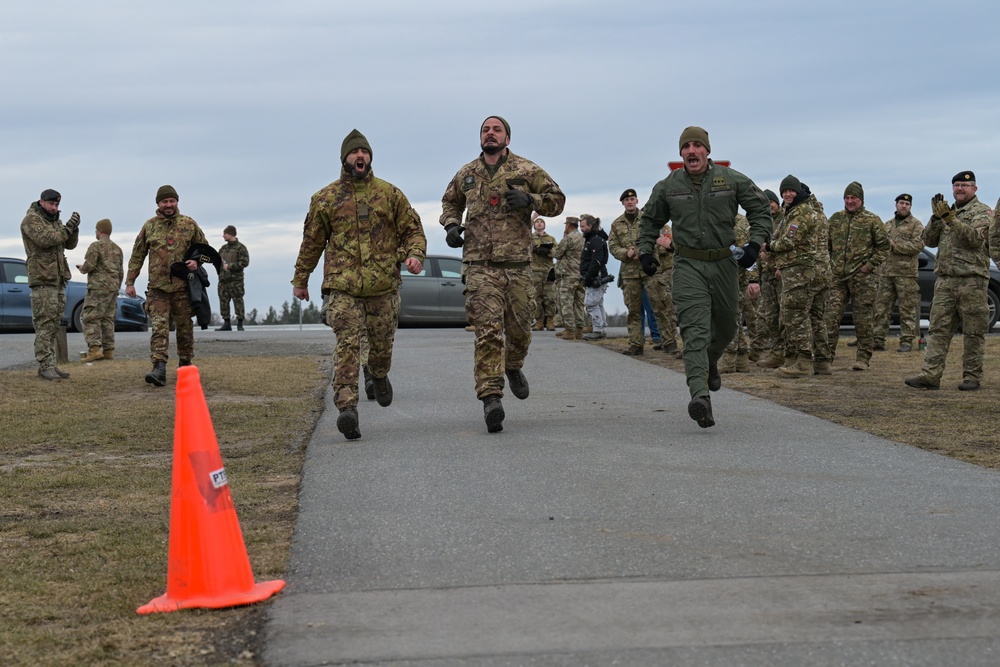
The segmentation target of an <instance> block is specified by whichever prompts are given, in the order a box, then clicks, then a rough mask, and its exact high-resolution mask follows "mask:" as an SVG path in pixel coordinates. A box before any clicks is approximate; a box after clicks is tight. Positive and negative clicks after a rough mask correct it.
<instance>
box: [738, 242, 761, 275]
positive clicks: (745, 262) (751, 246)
mask: <svg viewBox="0 0 1000 667" xmlns="http://www.w3.org/2000/svg"><path fill="white" fill-rule="evenodd" d="M759 255H760V244H759V243H754V242H753V241H750V243H748V244H746V245H745V246H743V256H742V257H740V258H739V259H738V260H736V263H737V264H739V265H740V266H742V267H743V268H744V269H749V268H750V267H751V266H753V265H754V262H756V261H757V257H758V256H759Z"/></svg>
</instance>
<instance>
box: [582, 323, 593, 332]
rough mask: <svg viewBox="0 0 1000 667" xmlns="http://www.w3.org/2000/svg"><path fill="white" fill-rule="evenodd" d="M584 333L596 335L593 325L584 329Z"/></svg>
mask: <svg viewBox="0 0 1000 667" xmlns="http://www.w3.org/2000/svg"><path fill="white" fill-rule="evenodd" d="M583 333H594V327H593V325H591V326H589V327H584V328H583Z"/></svg>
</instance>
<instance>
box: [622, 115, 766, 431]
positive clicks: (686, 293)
mask: <svg viewBox="0 0 1000 667" xmlns="http://www.w3.org/2000/svg"><path fill="white" fill-rule="evenodd" d="M678 146H679V149H680V155H681V159H682V160H683V165H684V166H683V168H681V169H677V170H675V171H673V172H671V173H670V174H669V175H668V176H667V177H666V178H665V179H663V180H662V181H660V182H659V183H657V184H656V185H655V186H653V192H652V194H651V195H650V198H649V201H648V202H646V205H645V206H644V207H643V209H642V222H641V223H640V229H639V242H638V247H639V263H640V265H641V266H642V270H643V271H644V272H645V273H646V275H648V276H651V275H653V274H654V273H656V270H657V268H658V264H659V262H658V260H657V259H656V256H655V255H654V254H653V246H654V245H655V244H656V242H657V239H658V238H659V237H660V236H661V230H662V229H663V226H664V225H666V224H667V223H668V222H669V221H671V220H673V221H674V224H673V238H672V239H671V240H670V241H669V243H670V246H671V247H672V248H674V251H675V262H676V263H675V265H674V276H673V279H674V287H675V290H674V304H675V305H676V307H677V321H678V323H679V324H680V327H681V340H683V342H684V372H685V375H686V376H687V383H688V391H689V393H690V395H691V401H690V402H689V403H688V416H689V417H691V418H692V419H694V420H695V421H696V422H697V423H698V426H700V427H701V428H708V427H710V426H714V425H715V417H714V415H713V414H712V400H711V398H710V397H709V392H710V391H718V390H719V389H720V388H721V387H722V378H721V376H720V375H719V369H718V361H719V359H720V358H721V357H722V354H723V352H725V349H726V346H727V345H729V341H731V340H732V339H733V335H735V333H736V314H737V312H738V308H739V294H738V289H739V286H738V283H737V277H736V270H737V268H738V267H739V266H742V267H744V268H746V267H750V266H752V265H753V264H754V262H756V261H757V254H758V253H759V252H760V248H761V246H762V245H763V244H764V243H766V242H767V240H768V239H769V238H770V236H771V215H770V213H768V207H767V198H766V197H764V194H763V193H762V192H761V191H760V189H759V188H758V187H757V186H756V184H754V182H753V181H752V180H750V179H749V178H748V177H747V176H745V175H744V174H741V173H740V172H738V171H736V170H734V169H730V168H729V167H724V166H722V165H718V164H715V163H714V162H713V161H712V160H710V159H709V157H708V156H709V154H710V153H711V150H712V149H711V146H710V145H709V141H708V132H706V131H705V130H704V129H703V128H700V127H694V126H692V127H688V128H685V129H684V131H683V132H681V135H680V139H679V140H678ZM740 206H742V207H743V210H745V211H746V213H747V219H748V220H749V221H750V242H749V243H747V245H746V246H744V248H743V253H742V256H741V257H740V259H738V260H737V259H736V258H735V257H734V256H733V253H732V251H731V250H730V246H732V245H733V244H734V243H735V241H736V234H735V231H734V230H733V226H734V224H735V220H736V212H737V208H738V207H740Z"/></svg>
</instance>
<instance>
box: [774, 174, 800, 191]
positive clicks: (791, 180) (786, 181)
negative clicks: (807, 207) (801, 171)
mask: <svg viewBox="0 0 1000 667" xmlns="http://www.w3.org/2000/svg"><path fill="white" fill-rule="evenodd" d="M785 190H791V191H792V192H794V193H795V194H802V182H801V181H800V180H799V179H797V178H795V177H794V176H792V175H791V174H789V175H788V176H785V177H784V178H783V179H781V185H779V186H778V192H784V191H785Z"/></svg>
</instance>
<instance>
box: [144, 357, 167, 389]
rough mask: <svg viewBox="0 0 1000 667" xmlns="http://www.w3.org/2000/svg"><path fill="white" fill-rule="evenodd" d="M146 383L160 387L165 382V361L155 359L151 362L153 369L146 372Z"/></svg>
mask: <svg viewBox="0 0 1000 667" xmlns="http://www.w3.org/2000/svg"><path fill="white" fill-rule="evenodd" d="M146 383H147V384H154V385H156V386H157V387H162V386H163V385H165V384H167V362H165V361H156V362H154V363H153V370H151V371H149V372H148V373H146Z"/></svg>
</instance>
